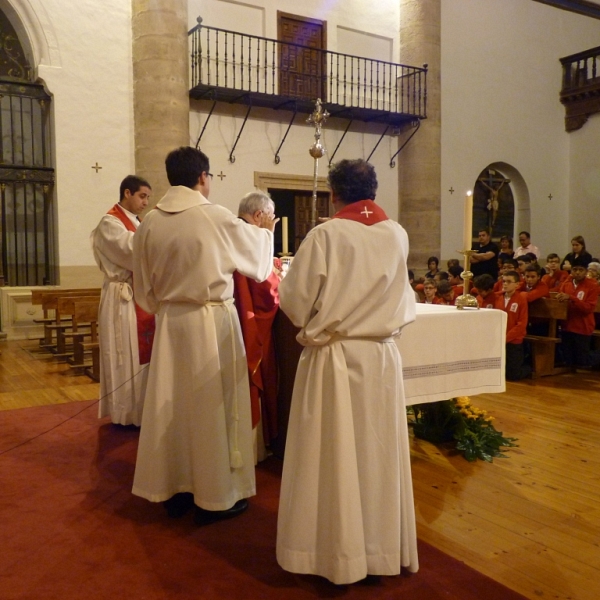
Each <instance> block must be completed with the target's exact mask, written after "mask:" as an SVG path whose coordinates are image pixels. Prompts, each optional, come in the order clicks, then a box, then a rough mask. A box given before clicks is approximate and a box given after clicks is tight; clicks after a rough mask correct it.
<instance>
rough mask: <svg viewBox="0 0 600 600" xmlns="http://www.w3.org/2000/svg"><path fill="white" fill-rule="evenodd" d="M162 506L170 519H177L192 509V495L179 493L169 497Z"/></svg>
mask: <svg viewBox="0 0 600 600" xmlns="http://www.w3.org/2000/svg"><path fill="white" fill-rule="evenodd" d="M163 504H164V507H165V508H166V509H167V514H168V515H169V517H171V519H179V518H180V517H183V515H185V514H186V513H187V512H188V511H189V510H191V509H192V508H193V506H194V494H192V493H191V492H181V493H179V494H175V495H174V496H171V497H170V498H169V499H168V500H167V501H166V502H163Z"/></svg>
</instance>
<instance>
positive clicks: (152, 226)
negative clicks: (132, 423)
mask: <svg viewBox="0 0 600 600" xmlns="http://www.w3.org/2000/svg"><path fill="white" fill-rule="evenodd" d="M166 170H167V177H168V179H169V183H170V184H171V186H172V187H171V188H170V189H169V190H168V192H167V194H166V195H165V196H164V197H163V198H162V199H161V200H160V201H159V202H158V204H157V205H156V209H155V210H152V211H151V212H150V213H149V214H148V215H147V217H146V218H145V219H144V222H143V223H142V224H141V225H140V228H139V229H138V232H137V233H136V235H135V239H134V247H133V252H134V268H133V271H134V285H135V297H136V299H137V301H138V302H139V303H140V304H141V306H142V307H144V308H145V309H146V310H148V311H150V312H153V313H156V315H157V318H156V319H157V320H156V336H155V341H154V347H153V352H152V360H151V362H150V373H149V375H148V391H147V394H146V403H145V406H144V415H143V419H142V429H141V432H140V442H139V447H138V454H137V462H136V466H135V476H134V481H133V493H134V494H136V495H138V496H141V497H143V498H146V499H148V500H150V501H151V502H165V506H166V508H167V512H168V514H169V515H170V516H172V517H179V516H183V514H185V513H186V512H187V511H188V510H190V509H192V508H194V505H195V520H196V522H197V524H199V525H207V524H209V523H212V522H214V521H218V520H220V519H224V518H229V517H233V516H235V515H237V514H239V513H241V512H243V511H244V510H245V509H246V507H247V506H248V502H247V500H246V499H247V498H249V497H250V496H253V495H254V494H255V493H256V484H255V476H254V452H253V446H252V421H251V415H250V391H249V386H248V374H247V365H246V354H245V351H244V343H243V339H242V333H241V330H240V323H239V319H238V315H237V312H236V309H235V306H234V304H233V273H234V272H235V271H236V270H237V271H239V272H240V273H241V274H242V275H245V276H246V277H251V278H253V279H255V280H257V281H264V280H265V279H266V278H267V277H268V276H269V275H270V274H271V272H272V269H273V267H272V264H273V229H274V227H275V224H276V222H277V220H278V219H275V217H274V215H273V214H266V213H265V214H264V215H262V218H261V221H260V222H259V223H258V227H250V226H248V224H247V223H245V222H244V221H242V220H241V219H239V218H238V217H237V216H236V215H234V214H233V213H231V212H230V211H229V210H227V209H226V208H224V207H222V206H218V205H216V204H211V203H210V202H209V201H208V199H207V198H208V195H209V193H210V187H211V180H212V175H211V173H210V172H209V171H210V167H209V161H208V157H207V156H206V155H205V154H204V153H202V152H201V151H200V150H197V149H195V148H191V147H183V148H178V149H176V150H173V152H171V153H170V154H169V155H168V156H167V159H166Z"/></svg>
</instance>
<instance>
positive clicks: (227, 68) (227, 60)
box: [225, 32, 229, 87]
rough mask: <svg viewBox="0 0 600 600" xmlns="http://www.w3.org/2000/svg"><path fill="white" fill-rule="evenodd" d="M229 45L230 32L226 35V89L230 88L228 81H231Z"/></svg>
mask: <svg viewBox="0 0 600 600" xmlns="http://www.w3.org/2000/svg"><path fill="white" fill-rule="evenodd" d="M228 44H229V38H228V32H226V33H225V87H229V86H228V81H229V53H228V51H227V50H228V47H227V45H228Z"/></svg>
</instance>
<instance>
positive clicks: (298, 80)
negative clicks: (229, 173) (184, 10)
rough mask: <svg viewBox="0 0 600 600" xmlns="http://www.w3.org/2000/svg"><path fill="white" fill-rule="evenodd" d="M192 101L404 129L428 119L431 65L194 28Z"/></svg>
mask: <svg viewBox="0 0 600 600" xmlns="http://www.w3.org/2000/svg"><path fill="white" fill-rule="evenodd" d="M189 39H190V47H191V48H190V49H191V90H190V95H191V97H192V98H197V99H201V98H212V99H215V100H216V99H219V100H224V101H229V102H240V103H242V102H243V103H251V104H252V105H253V106H265V107H270V108H291V109H292V110H297V111H299V112H312V110H313V109H314V102H315V100H316V99H317V98H321V99H322V100H323V105H324V106H325V107H326V108H327V110H328V111H329V112H330V113H331V115H332V116H339V117H344V118H349V119H357V120H361V121H378V122H382V123H386V124H388V125H399V124H401V123H403V122H406V121H416V120H419V119H424V118H426V116H427V65H425V66H423V67H410V66H407V65H401V64H395V63H391V62H386V61H380V60H374V59H370V58H361V57H358V56H350V55H348V54H341V53H339V52H330V51H328V50H320V49H315V48H310V47H308V46H302V45H300V44H292V43H287V42H279V41H277V40H272V39H268V38H263V37H258V36H254V35H247V34H242V33H236V32H233V31H227V30H224V29H218V28H215V27H206V26H204V25H202V24H199V25H197V26H196V27H194V28H193V29H192V30H191V31H190V32H189Z"/></svg>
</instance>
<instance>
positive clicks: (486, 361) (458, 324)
mask: <svg viewBox="0 0 600 600" xmlns="http://www.w3.org/2000/svg"><path fill="white" fill-rule="evenodd" d="M397 343H398V347H399V349H400V354H401V355H402V366H403V374H404V393H405V396H406V404H407V405H412V404H421V403H423V402H437V401H439V400H448V399H449V398H455V397H456V396H472V395H475V394H483V393H486V392H504V391H505V390H506V382H505V378H504V366H505V361H506V356H505V353H506V348H505V344H506V313H505V312H504V311H502V310H494V309H481V310H458V309H457V308H456V307H454V306H440V305H431V304H417V316H416V320H415V322H414V323H411V324H410V325H407V326H406V327H404V329H403V330H402V334H401V336H400V337H399V338H398V342H397Z"/></svg>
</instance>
